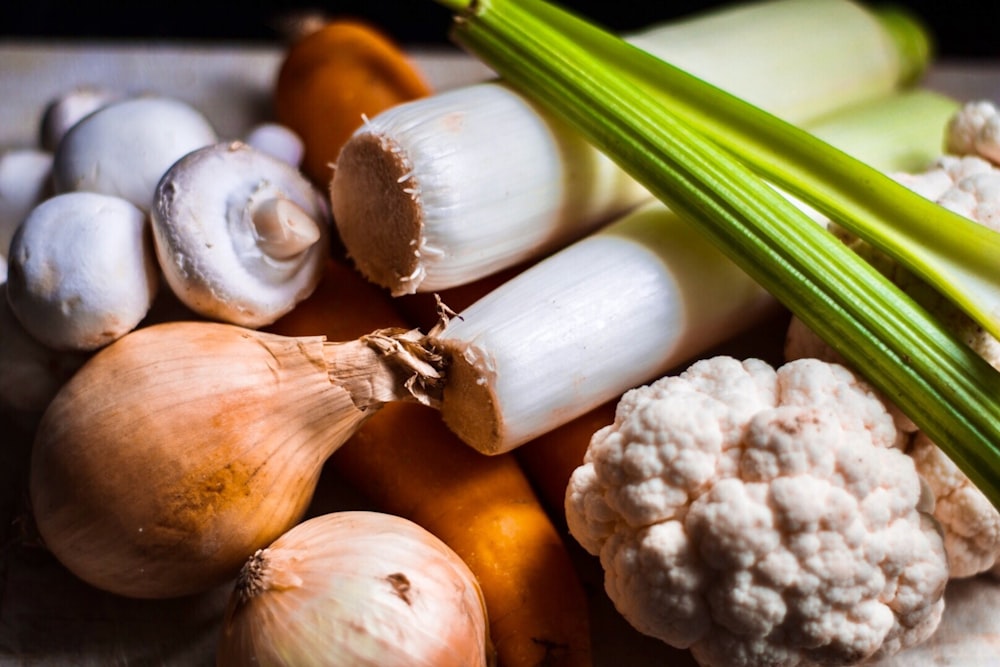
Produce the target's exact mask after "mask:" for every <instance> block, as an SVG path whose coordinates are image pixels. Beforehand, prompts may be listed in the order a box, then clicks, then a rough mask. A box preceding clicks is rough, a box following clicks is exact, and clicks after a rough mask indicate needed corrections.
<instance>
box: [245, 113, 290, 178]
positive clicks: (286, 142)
mask: <svg viewBox="0 0 1000 667" xmlns="http://www.w3.org/2000/svg"><path fill="white" fill-rule="evenodd" d="M243 140H244V142H245V143H247V144H250V145H251V146H253V147H254V148H256V149H257V150H260V151H264V152H265V153H270V154H271V155H273V156H274V157H276V158H279V159H281V160H284V161H285V162H287V163H288V164H290V165H292V166H293V167H296V168H298V167H300V166H301V165H302V156H303V155H305V150H306V149H305V143H304V142H303V141H302V138H301V137H299V135H298V134H296V133H295V131H294V130H292V129H291V128H289V127H286V126H284V125H281V124H279V123H260V124H259V125H255V126H254V127H252V128H250V131H249V132H247V135H246V137H244V139H243Z"/></svg>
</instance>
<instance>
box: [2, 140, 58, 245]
mask: <svg viewBox="0 0 1000 667" xmlns="http://www.w3.org/2000/svg"><path fill="white" fill-rule="evenodd" d="M51 177H52V154H51V153H49V152H48V151H44V150H39V149H37V148H15V149H11V150H9V151H7V152H5V153H4V154H3V155H0V255H3V256H4V257H6V256H7V254H8V252H10V240H11V239H12V238H14V232H15V231H17V228H18V227H19V226H20V225H21V222H22V221H23V220H24V218H25V217H26V216H27V215H28V213H29V212H30V211H31V209H33V208H34V207H35V206H36V205H37V204H38V203H39V202H40V201H42V200H43V199H45V198H46V197H47V196H49V194H50V188H51Z"/></svg>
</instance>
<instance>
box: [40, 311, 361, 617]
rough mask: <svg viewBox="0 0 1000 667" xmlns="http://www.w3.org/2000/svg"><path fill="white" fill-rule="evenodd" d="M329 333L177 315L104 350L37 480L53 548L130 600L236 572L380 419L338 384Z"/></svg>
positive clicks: (64, 395) (56, 413)
mask: <svg viewBox="0 0 1000 667" xmlns="http://www.w3.org/2000/svg"><path fill="white" fill-rule="evenodd" d="M323 341H324V339H323V338H322V337H306V338H285V337H281V336H276V335H273V334H265V333H261V332H256V331H251V330H249V329H243V328H241V327H237V326H233V325H228V324H216V323H205V322H171V323H166V324H159V325H154V326H151V327H148V328H144V329H138V330H136V331H133V332H131V333H129V334H127V335H126V336H125V337H123V338H121V339H119V340H118V341H116V342H114V343H112V344H111V345H110V346H108V347H106V348H104V349H102V350H101V351H100V352H98V353H97V354H96V355H95V356H94V357H93V358H91V359H90V360H89V361H88V362H87V363H86V364H85V365H84V366H83V368H81V369H80V371H78V372H77V373H76V374H75V375H74V376H73V378H72V379H70V381H69V382H68V383H67V384H66V385H65V386H64V387H63V389H62V390H61V391H60V392H59V393H58V394H57V395H56V397H55V398H54V399H53V401H52V403H51V404H50V406H49V407H48V409H47V410H46V412H45V414H44V415H43V417H42V420H41V423H40V424H39V429H38V433H37V436H36V441H35V444H34V448H33V452H32V460H31V472H30V481H29V489H30V497H31V503H32V508H33V511H34V515H35V521H36V524H37V526H38V530H39V532H40V534H41V537H42V539H43V541H44V543H45V545H46V546H47V547H48V548H49V549H50V550H51V552H52V553H53V554H54V555H55V556H56V558H57V559H58V560H59V561H60V562H61V563H62V564H63V565H64V566H66V567H67V568H68V569H69V570H70V571H72V572H73V573H74V574H75V575H77V576H78V577H79V578H81V579H83V580H84V581H86V582H88V583H89V584H91V585H93V586H95V587H97V588H101V589H103V590H106V591H110V592H112V593H116V594H119V595H125V596H129V597H138V598H166V597H176V596H182V595H187V594H191V593H196V592H201V591H204V590H208V589H209V588H211V587H213V586H216V585H219V584H222V583H224V582H226V581H228V580H230V579H231V578H232V577H233V576H235V575H236V573H237V572H238V571H239V569H240V567H241V566H242V565H243V563H244V562H245V561H246V559H247V558H248V557H249V556H250V555H251V554H253V553H254V551H256V550H257V549H259V548H261V547H263V546H266V545H267V544H269V543H270V542H271V541H272V540H274V539H275V538H277V537H278V536H279V535H281V534H282V533H283V532H285V531H286V530H287V529H288V528H290V527H291V526H293V525H294V524H295V523H296V522H297V521H298V520H300V519H301V517H302V515H303V514H304V512H305V510H306V507H307V505H308V503H309V501H310V499H311V497H312V493H313V490H314V488H315V484H316V481H317V478H318V476H319V473H320V470H321V467H322V464H323V462H324V461H325V460H326V458H327V457H329V455H330V454H331V453H332V452H333V451H334V450H335V449H336V448H337V447H338V446H339V445H340V444H341V443H342V442H343V441H344V440H345V439H346V438H347V437H348V436H349V435H350V434H351V433H353V432H354V431H355V430H356V429H357V427H358V426H360V424H361V423H363V421H364V420H365V419H366V418H367V414H368V413H366V412H364V411H362V410H359V409H358V408H356V407H355V406H354V404H353V403H352V401H351V397H350V394H349V393H348V392H347V391H346V390H344V389H343V388H341V387H340V386H338V385H336V384H333V383H332V382H331V380H330V377H329V376H328V374H327V372H326V366H325V364H324V360H323V346H324V343H323ZM372 412H374V411H372Z"/></svg>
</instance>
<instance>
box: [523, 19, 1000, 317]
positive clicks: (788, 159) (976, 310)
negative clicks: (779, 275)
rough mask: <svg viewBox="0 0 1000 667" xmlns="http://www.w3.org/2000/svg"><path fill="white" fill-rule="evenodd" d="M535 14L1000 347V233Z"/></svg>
mask: <svg viewBox="0 0 1000 667" xmlns="http://www.w3.org/2000/svg"><path fill="white" fill-rule="evenodd" d="M529 1H530V0H529ZM535 8H536V9H535V11H537V13H538V16H540V17H544V16H546V15H548V16H549V17H556V18H557V20H559V22H560V29H561V30H563V31H564V34H565V36H566V37H567V38H569V39H572V40H573V41H574V42H575V43H576V44H577V45H578V46H580V47H581V48H584V49H585V50H587V51H589V52H591V53H597V54H600V57H601V58H602V59H603V60H604V61H605V62H607V63H609V65H610V66H613V67H616V68H619V69H620V70H621V72H622V74H623V75H626V76H630V77H633V78H634V80H635V82H636V83H637V84H638V85H640V86H642V87H643V89H644V90H645V92H646V94H648V95H651V96H653V97H655V98H657V99H660V100H661V101H662V103H663V104H664V105H667V106H669V108H670V109H671V111H672V112H673V113H674V114H676V115H678V116H679V117H680V118H682V119H683V120H684V121H685V122H686V123H688V124H689V125H691V127H693V128H695V129H697V130H699V131H700V132H703V133H704V134H705V135H706V136H708V137H710V138H712V139H714V140H715V141H716V142H718V143H719V144H720V145H722V146H724V147H727V148H730V149H732V151H733V152H734V153H735V154H737V155H738V156H739V158H740V159H741V160H743V161H745V162H746V163H747V164H748V165H749V166H750V167H751V169H753V170H754V171H755V172H756V173H757V174H759V175H761V176H763V177H764V178H767V179H768V180H770V181H772V182H773V183H775V184H777V185H778V186H780V187H781V188H782V189H784V190H785V191H786V192H788V193H790V194H792V195H795V196H796V197H798V198H799V199H801V200H802V201H804V202H806V203H808V204H810V205H811V206H812V207H813V208H815V209H816V210H818V211H820V212H822V213H823V214H824V215H826V216H827V217H829V218H830V219H832V220H836V221H837V223H838V224H840V225H841V226H842V227H844V228H846V229H848V230H850V231H851V232H853V233H854V234H856V235H857V236H859V237H860V238H862V239H864V240H866V241H868V242H869V243H870V244H871V245H873V246H875V247H877V248H879V249H880V250H882V251H883V252H885V253H886V254H887V255H889V256H891V257H893V258H894V259H896V260H897V261H898V262H900V263H901V264H903V265H904V266H906V267H907V268H908V269H910V271H912V272H913V273H914V274H915V275H919V276H920V277H921V278H923V280H924V281H925V282H927V283H928V284H929V285H931V286H933V287H934V288H936V289H937V290H938V291H939V292H941V293H942V294H943V295H944V296H946V297H947V298H948V299H950V300H951V301H952V302H953V303H955V304H956V305H957V306H958V307H960V308H961V309H962V310H964V311H965V312H966V313H967V314H968V315H969V316H970V317H972V318H973V319H974V320H976V322H978V323H979V324H980V326H982V327H983V328H984V329H986V330H987V331H989V332H990V333H991V334H992V335H993V336H996V337H1000V273H998V271H997V268H996V266H997V262H996V258H997V257H1000V233H997V232H996V231H994V230H992V229H990V228H988V227H986V226H984V225H980V224H978V223H976V222H974V221H972V220H969V219H968V218H965V217H963V216H961V215H958V214H956V213H954V212H952V211H949V210H947V209H945V208H943V207H941V206H938V205H937V204H935V203H934V202H931V201H928V200H927V199H925V198H923V197H920V196H918V195H916V194H914V193H913V192H911V191H910V190H909V189H908V188H906V187H905V186H903V185H901V184H899V183H897V182H895V181H894V180H893V179H892V178H891V177H889V176H887V175H885V174H882V173H879V172H878V171H877V170H875V169H873V168H872V167H870V166H868V165H866V164H865V163H864V162H862V161H860V160H858V159H856V158H853V157H851V156H849V155H846V154H845V153H843V152H841V151H838V150H835V149H833V148H831V147H830V146H829V145H827V144H826V143H824V142H823V141H821V140H820V139H818V138H816V137H814V136H812V135H810V134H809V133H808V132H807V131H805V130H804V129H801V128H799V127H796V126H794V125H792V124H790V123H788V122H786V121H783V120H781V119H779V118H777V117H775V116H774V115H772V114H770V113H767V112H765V111H763V110H761V109H759V108H758V107H755V106H754V105H752V104H749V103H748V102H746V101H744V100H742V99H739V98H737V97H734V96H733V95H731V94H730V93H727V92H725V91H723V90H721V89H719V88H717V87H715V86H712V85H710V84H707V83H706V82H704V81H703V80H701V79H698V78H696V77H694V76H691V75H690V74H688V73H686V72H684V71H682V70H680V69H678V68H676V67H674V66H672V65H669V64H667V63H665V62H663V61H662V60H660V59H658V58H654V57H650V55H649V54H648V53H644V52H643V51H641V50H640V49H637V48H635V47H634V46H632V45H631V44H628V43H626V42H624V41H622V40H621V39H618V38H617V37H615V36H613V35H611V34H609V33H606V32H604V31H602V30H600V29H598V28H596V27H595V26H593V25H591V24H589V23H587V22H586V21H583V20H580V19H576V18H575V17H571V16H568V15H566V14H564V13H562V12H561V11H560V10H558V9H555V8H553V7H552V6H551V5H548V4H546V3H544V2H537V3H536V5H535ZM890 16H898V15H897V14H890ZM888 24H889V25H896V26H897V27H898V28H899V29H898V30H896V31H895V34H896V35H897V41H899V42H900V43H906V42H908V41H913V40H911V39H908V38H907V37H906V36H905V34H906V33H905V31H904V30H903V28H904V27H905V25H906V24H905V23H904V22H903V21H902V19H901V17H900V18H899V20H896V21H889V22H888Z"/></svg>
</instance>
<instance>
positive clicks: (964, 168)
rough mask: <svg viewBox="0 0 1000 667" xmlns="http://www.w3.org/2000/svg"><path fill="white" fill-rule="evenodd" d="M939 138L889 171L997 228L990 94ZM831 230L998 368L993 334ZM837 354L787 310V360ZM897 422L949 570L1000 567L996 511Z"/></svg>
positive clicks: (999, 570)
mask: <svg viewBox="0 0 1000 667" xmlns="http://www.w3.org/2000/svg"><path fill="white" fill-rule="evenodd" d="M945 145H946V147H947V148H948V150H950V151H952V153H951V154H946V155H943V156H941V157H940V158H938V159H937V160H936V161H935V162H934V163H933V164H932V165H930V166H929V168H928V169H927V170H925V171H923V172H921V173H916V174H896V175H895V177H896V178H897V180H899V181H900V182H901V183H903V184H904V185H906V186H907V187H909V188H910V189H912V190H914V191H915V192H918V193H920V194H921V195H923V196H924V197H927V198H928V199H931V200H932V201H935V202H938V203H939V204H941V205H942V206H944V207H946V208H948V209H950V210H952V211H954V212H956V213H958V214H960V215H964V216H965V217H967V218H969V219H971V220H975V221H977V222H979V223H981V224H983V225H986V226H988V227H990V228H992V229H995V230H997V231H1000V168H998V167H997V166H996V165H995V164H993V163H991V162H990V160H993V161H998V162H1000V112H998V111H997V109H996V108H995V107H994V106H993V104H991V103H989V102H972V103H969V104H967V105H965V106H964V107H963V108H962V109H961V110H960V111H959V112H958V113H957V114H956V115H955V116H954V117H953V119H952V121H951V122H950V123H949V126H948V131H947V137H946V141H945ZM830 228H831V230H832V231H833V232H834V233H835V234H836V235H837V236H838V237H839V238H841V240H843V241H844V242H845V243H846V244H847V245H848V246H850V247H851V248H852V249H853V250H854V251H855V252H857V253H858V254H859V255H861V256H862V257H864V258H865V259H866V260H867V261H868V262H870V263H871V264H872V265H873V266H875V267H876V268H877V269H878V270H879V271H881V272H882V273H883V274H885V275H886V276H887V277H888V278H889V279H890V280H892V281H893V282H894V283H895V284H897V285H898V286H899V287H900V288H901V289H903V290H904V291H905V292H907V293H909V294H910V295H911V296H913V297H914V299H916V300H917V301H919V302H920V303H922V304H923V305H924V306H925V307H927V308H928V309H930V310H931V311H932V312H935V313H936V314H937V315H938V316H939V317H941V318H942V321H943V322H944V323H945V324H946V325H947V326H948V327H949V328H950V329H951V330H952V331H953V332H955V333H956V334H957V335H958V336H959V337H960V338H961V339H963V340H964V341H965V342H966V343H967V344H968V345H969V346H970V347H971V348H972V349H973V350H974V351H975V352H976V353H977V354H979V355H980V356H981V357H983V358H984V359H985V360H986V361H988V362H989V363H990V364H991V365H992V366H993V367H995V368H997V369H998V370H1000V341H998V340H997V339H996V338H994V337H993V336H991V335H990V334H989V333H987V332H986V331H985V330H984V329H983V328H982V327H981V326H979V325H978V324H977V323H976V322H975V321H973V320H972V319H971V318H970V317H968V316H967V315H966V314H965V313H963V312H962V311H961V310H959V309H958V308H956V307H955V306H953V305H952V304H951V303H950V302H949V301H947V300H945V299H944V298H943V297H941V296H940V295H939V294H938V293H937V292H935V291H933V290H932V289H931V288H929V287H928V286H927V285H926V284H924V283H923V282H922V281H920V280H919V279H918V278H916V277H915V276H913V275H912V274H911V273H909V272H908V271H907V270H906V269H905V268H904V267H902V266H901V265H899V264H897V263H896V262H895V261H894V260H892V259H891V258H889V257H888V256H886V255H884V254H882V253H880V252H879V251H877V250H876V249H874V248H872V247H871V246H869V245H868V244H867V243H864V242H863V241H861V240H859V239H858V238H856V237H854V236H852V235H851V234H850V233H848V232H846V231H844V230H843V229H841V228H840V227H838V226H837V225H835V224H832V223H831V225H830ZM807 357H813V358H817V359H822V360H825V361H831V362H835V363H845V362H844V360H843V358H842V357H840V355H838V354H837V353H836V352H834V351H833V350H832V349H831V348H830V347H829V346H827V345H826V344H825V343H824V342H823V341H822V340H820V338H819V337H818V336H816V335H815V334H814V333H813V332H811V331H810V330H809V329H808V328H807V327H806V326H805V325H804V324H803V323H802V322H801V321H799V320H798V319H795V318H793V319H792V321H791V323H790V325H789V328H788V332H787V335H786V340H785V358H786V360H793V359H802V358H807ZM890 410H891V411H892V413H893V414H894V416H895V417H896V423H897V426H898V427H899V428H900V429H901V430H903V431H906V432H909V433H911V434H912V444H911V445H910V446H909V449H908V452H909V453H910V454H911V455H912V456H913V458H914V460H915V461H916V463H917V469H918V471H919V472H920V473H921V474H922V475H923V476H924V477H925V478H926V479H927V482H928V483H929V485H930V487H931V490H932V491H933V493H934V496H935V498H936V499H937V502H936V508H935V510H934V514H935V517H936V518H937V519H938V521H939V522H940V523H941V525H942V527H943V530H944V534H945V546H946V549H947V552H948V558H949V563H950V568H951V575H952V576H953V577H956V578H958V577H969V576H973V575H976V574H979V573H981V572H987V571H992V572H993V573H995V574H1000V512H998V511H997V509H996V507H994V506H993V504H992V503H990V502H989V500H988V499H987V498H986V496H985V495H984V494H983V493H982V492H981V491H979V489H978V488H976V487H975V485H974V484H973V483H972V481H971V480H969V479H968V477H966V476H965V475H964V474H963V473H962V472H961V471H960V470H959V469H958V467H957V466H955V465H954V464H953V463H952V462H951V460H950V459H948V458H947V456H946V455H945V454H944V453H943V452H941V451H940V449H939V448H938V447H937V446H936V445H935V444H934V443H933V442H932V441H931V440H930V439H929V438H927V436H925V435H923V434H921V433H919V431H918V429H917V426H916V425H915V424H913V422H912V421H910V420H909V419H908V418H907V417H905V416H904V415H903V414H902V413H901V412H900V411H899V410H898V408H896V407H894V406H890Z"/></svg>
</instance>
